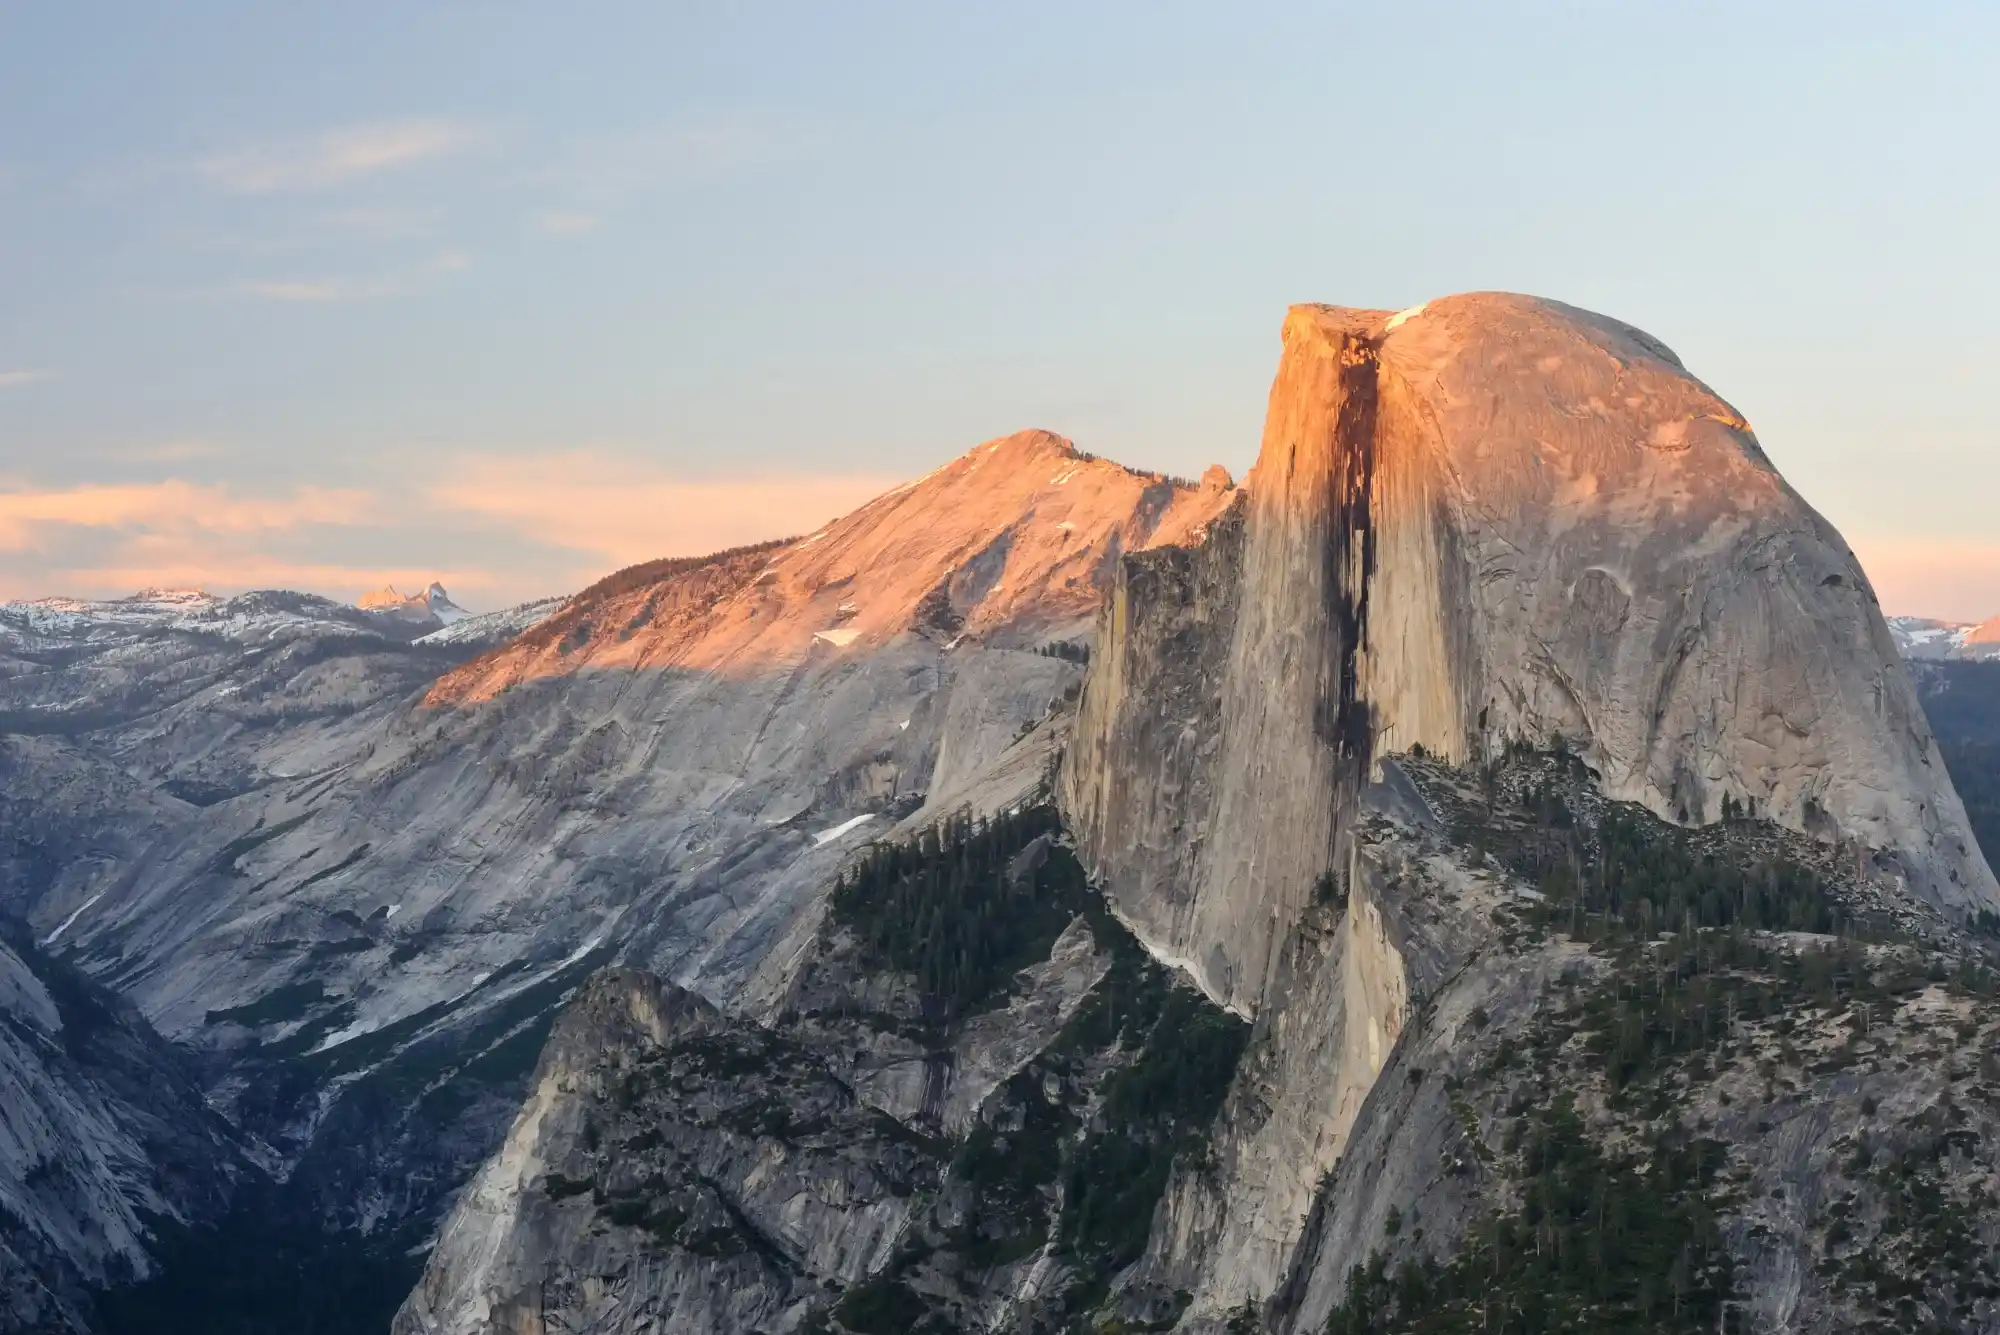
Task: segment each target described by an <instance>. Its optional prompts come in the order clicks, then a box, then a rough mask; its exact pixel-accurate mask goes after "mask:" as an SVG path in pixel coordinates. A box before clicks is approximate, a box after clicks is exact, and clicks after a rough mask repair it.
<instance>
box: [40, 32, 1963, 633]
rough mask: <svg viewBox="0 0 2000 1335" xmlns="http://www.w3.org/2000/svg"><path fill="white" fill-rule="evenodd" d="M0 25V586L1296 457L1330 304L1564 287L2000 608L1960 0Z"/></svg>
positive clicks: (687, 524) (1811, 496) (541, 538)
mask: <svg viewBox="0 0 2000 1335" xmlns="http://www.w3.org/2000/svg"><path fill="white" fill-rule="evenodd" d="M1741 8H1742V7H1740V6H1721V5H1692V6H1677V7H1675V8H1674V9H1673V10H1672V11H1671V12H1667V11H1664V10H1662V11H1657V12H1655V11H1647V10H1641V9H1640V8H1639V7H1635V6H1606V5H1597V4H1583V3H1568V4H1554V3H1551V4H1541V5H1521V6H1515V7H1512V8H1511V9H1510V10H1509V12H1507V13H1505V14H1500V13H1496V12H1494V10H1493V8H1492V7H1487V6H1473V5H1469V4H1430V5H1414V6H1405V7H1399V8H1398V9H1396V10H1395V11H1393V12H1385V11H1383V10H1380V9H1348V10H1343V11H1331V12H1314V13H1312V14H1303V13H1300V12H1297V11H1296V10H1295V9H1293V8H1291V7H1283V6H1250V7H1247V8H1242V9H1238V10H1235V11H1231V12H1228V13H1223V12H1219V11H1214V10H1212V9H1210V8H1207V7H1198V6H1177V5H1168V6H1152V5H1148V6H1138V5H1117V4H1105V5H1099V6H1091V7H1087V8H1083V9H1079V8H1077V7H1064V6H1050V5H1027V6H1017V7H1010V8H1009V9H1008V10H1006V11H1005V12H1004V13H1003V12H997V11H996V12H995V13H993V14H991V15H984V14H976V13H973V12H970V11H962V10H959V9H956V8H954V9H952V10H950V11H937V10H932V9H927V8H920V7H915V6H896V5H873V4H870V5H860V6H855V7H852V8H844V9H842V10H840V11H838V12H831V11H826V10H823V9H820V8H818V7H812V6H805V5H770V6H761V7H757V8H755V9H754V10H752V9H747V8H729V9H721V8H718V9H716V10H713V11H702V12H686V13H678V14H662V13H659V12H656V11H655V9H654V8H653V7H649V6H638V5H631V6H625V5H613V6H597V7H592V8H591V9H590V10H589V11H588V13H585V14H579V13H576V12H571V11H565V12H562V13H557V12H554V11H551V10H547V9H543V8H538V7H532V6H513V5H496V6H485V7H480V8H479V9H478V10H477V11H474V10H471V9H469V8H465V7H442V6H417V7H411V6H402V5H387V4H381V3H364V4H358V5H354V6H346V7H342V8H341V9H340V10H338V11H337V12H336V11H331V10H329V11H324V12H320V13H306V12H300V11H296V10H295V9H294V8H292V7H287V8H286V9H284V10H273V9H270V8H268V7H258V6H250V5H244V4H220V3H203V4H195V5H191V6H185V7H176V8H175V9H174V10H173V11H171V12H168V11H156V10H154V9H153V8H151V7H143V6H135V5H112V4H85V5H75V6H63V7H60V8H52V7H36V8H33V9H30V8H28V7H17V8H14V9H10V10H7V11H5V12H4V13H0V285H4V287H5V290H6V291H7V292H8V294H9V298H10V300H9V301H8V302H6V303H5V304H4V307H0V597H4V598H20V597H33V596H43V595H69V596H83V597H102V596H120V595H124V594H129V593H132V592H134V591H136V590H137V589H139V588H141V587H145V586H148V585H152V586H196V587H204V588H208V589H210V590H211V591H214V592H225V593H226V592H232V591H235V590H238V589H243V588H254V587H289V588H300V589H304V590H307V591H311V592H318V593H324V594H328V595H330V596H335V597H340V598H343V599H349V600H351V599H352V598H354V597H356V596H357V595H359V594H360V593H361V592H362V591H364V590H366V589H369V588H374V587H379V586H380V585H383V584H390V583H393V584H395V585H396V586H397V587H399V588H403V589H405V590H406V591H408V590H411V589H414V588H421V587H422V586H423V585H424V584H425V583H427V582H429V581H430V580H432V579H438V580H440V581H442V582H443V583H444V584H445V586H446V587H447V588H449V589H450V590H451V592H452V594H453V595H454V597H456V598H457V599H458V600H459V601H461V602H463V603H464V604H465V605H467V606H468V607H473V608H475V609H486V608H493V607H499V606H504V605H508V604H511V603H515V602H519V601H523V600H525V599H528V598H532V597H537V596H544V595H549V594H558V593H565V592H570V591H573V590H575V589H576V588H578V587H581V586H582V585H583V584H585V583H588V582H589V581H590V580H591V579H594V578H596V577H597V576H599V575H602V574H604V573H607V572H609V571H610V570H612V569H615V568H617V567H619V566H622V565H627V564H630V563H632V562H635V561H639V560H644V559H648V558H651V557H654V556H662V555H671V554H688V553H693V552H698V551H703V550H710V549H714V548H719V547H726V546H730V545H734V544H736V543H740V542H744V541H749V540H754V539H757V538H763V537H772V536H779V535H782V534H785V533H803V532H807V531H810V530H811V529H813V528H815V527H817V526H818V525H819V524H820V523H821V522H823V521H824V520H826V519H829V518H832V517H833V516H835V515H837V514H840V513H844V512H846V511H848V510H850V509H852V508H854V506H855V505H857V504H859V503H861V502H862V501H865V500H866V499H867V498H869V497H870V496H873V495H875V494H877V493H879V492H880V491H882V490H885V489H887V488H888V487H891V486H894V485H896V484H897V483H898V482H900V481H902V480H904V479H907V478H909V477H913V476H915V475H917V474H920V473H922V472H924V471H926V470H927V469H929V468H932V467H934V466H936V465H937V464H938V463H940V462H942V461H943V460H945V459H948V458H950V457H952V456H954V455H957V454H959V453H962V452H964V451H965V450H967V449H969V448H971V447H972V446H973V445H975V444H977V443H978V442H980V441H982V440H985V439H989V438H992V437H996V436H1000V435H1004V434H1007V433H1009V432H1012V431H1015V430H1019V429H1022V428H1027V427H1044V428H1047V429H1049V430H1052V431H1056V432H1059V433H1061V434H1063V435H1065V436H1068V437H1070V438H1071V439H1073V440H1074V441H1075V442H1076V444H1077V445H1078V447H1079V448H1081V449H1084V450H1087V451H1090V452H1092V453H1095V454H1099V455H1102V456H1105V457H1107V458H1111V459H1115V460H1117V461H1119V462H1121V463H1124V464H1127V465H1128V466H1132V467H1135V468H1142V469H1152V470H1159V471H1164V472H1170V473H1175V474H1179V475H1183V476H1193V475H1197V474H1199V473H1200V471H1201V470H1202V468H1204V467H1205V466H1206V465H1208V464H1210V463H1221V464H1223V465H1224V466H1226V467H1228V468H1229V469H1230V470H1231V472H1232V473H1234V474H1235V475H1236V476H1237V477H1239V478H1241V477H1242V476H1243V474H1244V473H1245V472H1246V471H1247V469H1248V467H1249V465H1250V463H1251V462H1252V460H1253V457H1254V453H1255V449H1256V444H1257V440H1258V436H1259V432H1260V429H1261V420H1262V415H1263V409H1264V398H1265V392H1266V389H1267V388H1268V383H1269V377H1270V374H1271V370H1272V367H1273V366H1274V365H1275V362H1276V355H1277V345H1278V339H1277V332H1278V326H1279V322H1280V320H1281V318H1282V315H1283V311H1284V308H1285V306H1286V305H1288V304H1290V303H1292V302H1297V301H1329V302H1336V303H1341V304H1348V305H1363V306H1376V307H1385V308H1390V309H1396V308H1401V307H1405V306H1410V305H1414V304H1417V303H1419V302H1421V301H1424V300H1427V299H1429V298H1433V297H1437V296H1441V295H1445V294H1448V293H1451V292H1455V291H1464V290H1472V289H1491V288H1499V289H1506V290H1514V291H1525V292H1531V293H1534V294H1537V295H1541V296H1547V297H1552V298H1555V299H1557V300H1561V301H1566V302H1569V303H1572V304H1575V305H1579V306H1584V307H1587V308H1589V309H1593V310H1597V311H1601V312H1603V313H1605V314H1608V315H1612V316H1615V317H1617V318H1619V319H1621V320H1625V321H1628V322H1630V323H1632V324H1635V325H1638V326H1640V327H1642V328H1644V329H1646V330H1648V331H1649V332H1650V333H1652V334H1654V335H1656V336H1658V337H1659V338H1661V339H1662V340H1664V341H1665V342H1666V343H1667V344H1669V345H1670V346H1672V347H1673V348H1674V349H1675V350H1676V351H1677V352H1678V353H1679V354H1680V356H1681V357H1682V359H1683V360H1684V361H1685V362H1686V363H1687V365H1688V367H1689V368H1690V369H1691V370H1692V371H1693V372H1694V373H1695V374H1696V375H1698V376H1700V377H1702V378H1703V379H1704V380H1705V381H1706V382H1708V383H1709V384H1710V385H1712V386H1714V387H1715V389H1716V390H1717V391H1718V392H1719V393H1720V394H1722V395H1723V396H1725V397H1726V398H1728V399H1729V400H1730V401H1731V402H1732V403H1734V404H1735V405H1736V406H1737V407H1738V408H1739V409H1740V410H1741V411H1742V412H1743V413H1744V414H1745V415H1746V416H1747V417H1748V419H1749V420H1750V422H1751V423H1752V425H1753V427H1754V428H1755V429H1756V430H1757V432H1758V435H1759V438H1760V440H1761V442H1762V444H1763V445H1764V447H1765V448H1766V450H1767V451H1768V452H1769V454H1770V456H1771V458H1772V459H1773V461H1774V462H1775V463H1776V464H1777V465H1778V466H1779V468H1780V469H1782V470H1783V472H1784V473H1785V476H1786V477H1787V479H1788V480H1789V481H1790V482H1791V483H1792V485H1793V486H1794V487H1796V488H1797V489H1798V490H1799V491H1800V492H1801V493H1802V494H1803V495H1804V496H1805V497H1806V498H1807V499H1808V500H1809V501H1811V502H1812V503H1813V504H1814V505H1815V506H1816V507H1817V508H1818V509H1819V510H1820V511H1821V512H1822V513H1823V514H1825V515H1826V516H1827V517H1828V518H1829V519H1830V520H1831V521H1832V522H1833V523H1834V524H1835V525H1837V526H1838V527H1839V528H1840V529H1841V531H1842V533H1843V534H1844V535H1845V536H1846V537H1847V539H1848V541H1849V542H1850V543H1851V544H1852V545H1853V547H1854V548H1855V550H1856V552H1857V553H1858V554H1859V555H1860V556H1861V558H1862V560H1863V563H1864V565H1865V566H1866V567H1867V569H1868V571H1869V573H1870V576H1871V578H1872V579H1873V580H1874V581H1875V583H1876V586H1877V589H1878V592H1879V593H1880V596H1881V600H1882V603H1883V605H1884V607H1885V609H1886V610H1888V611H1891V612H1898V613H1909V614H1917V615H1929V616H1939V617H1946V618H1952V619H1961V620H1976V619H1981V618H1984V617H1988V616H1992V615H1994V614H1996V613H2000V536H1996V535H1995V533H1994V531H1993V524H1992V521H1991V519H1990V518H1989V516H1988V510H1989V508H1990V507H1989V505H1988V504H1987V501H1986V496H1987V493H1989V492H1990V491H1991V490H1992V488H1993V485H1994V482H1995V480H1996V477H1995V470H1996V462H1995V461H1996V459H2000V452H1996V451H1995V450H1994V448H1993V447H1994V445H1995V444H1996V441H2000V406H1996V405H1995V403H1994V402H1993V401H1992V399H1991V396H1989V395H1987V394H1986V393H1984V392H1983V390H1984V384H1983V382H1984V378H1985V376H1986V374H1987V372H1986V367H1987V366H1988V365H1989V364H1990V363H1991V362H1992V360H1993V356H1994V352H1995V345H1996V341H1997V340H2000V335H1996V334H1995V333H1994V332H1993V330H1992V329H1991V328H1990V322H1989V321H1988V320H1987V319H1986V317H1985V315H1984V311H1985V310H1986V309H1988V308H1989V307H1990V306H1991V305H1992V304H1993V302H1992V297H1993V295H1994V289H1996V288H2000V268H1996V266H1995V265H1993V264H1992V262H1991V259H1990V250H1991V245H1992V242H1991V237H1992V236H1993V235H1994V234H1995V230H1996V229H1995V224H1996V222H2000V185H1996V183H1995V181H1994V179H1993V177H1992V175H1991V173H1989V172H1982V171H1979V170H1977V163H1978V162H1979V161H1981V160H1983V158H1982V155H1981V151H1980V150H1981V148H1982V137H1981V132H1979V131H1978V130H1977V126H1979V125H1981V124H1989V125H1990V124H1993V123H1996V121H2000V92H1996V91H1995V89H1994V88H1993V86H1992V81H1991V80H1990V79H1988V78H1987V77H1986V76H1985V70H1986V68H1987V66H1988V65H1989V64H1990V57H1991V55H1992V53H1993V52H1994V50H1995V49H1996V43H1995V41H1994V38H1995V37H1996V35H2000V15H1996V14H1995V13H1993V12H1992V11H1990V10H1989V9H1987V8H1985V7H1976V6H1972V5H1964V4H1958V5H1952V4H1938V5H1931V6H1925V7H1923V8H1921V9H1914V10H1910V11H1907V12H1898V14H1897V15H1896V16H1895V22H1894V24H1893V25H1890V24H1886V23H1885V22H1884V21H1883V19H1882V16H1881V11H1880V10H1879V9H1877V8H1874V7H1864V6H1861V5H1858V4H1833V5H1805V4H1784V5H1771V6H1763V7H1759V8H1758V9H1757V10H1756V11H1755V12H1753V13H1748V14H1746V13H1742V12H1739V11H1740V10H1741Z"/></svg>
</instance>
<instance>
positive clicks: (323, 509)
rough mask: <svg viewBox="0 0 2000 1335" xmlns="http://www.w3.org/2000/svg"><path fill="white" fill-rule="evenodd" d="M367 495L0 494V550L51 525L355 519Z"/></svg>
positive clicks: (123, 490)
mask: <svg viewBox="0 0 2000 1335" xmlns="http://www.w3.org/2000/svg"><path fill="white" fill-rule="evenodd" d="M367 503H368V495H367V493H366V492H360V491H343V490H332V489H328V488H324V487H301V488H299V489H298V490H297V491H295V492H293V493H292V494H291V495H289V496H281V497H257V496H238V495H236V494H235V493H233V492H232V491H231V490H230V489H229V488H228V487H226V486H219V485H204V484H200V483H193V482H183V481H180V480H179V479H169V480H167V481H165V482H149V483H139V484H133V485H124V486H85V487H69V488H64V489H60V490H27V489H23V490H11V491H0V551H15V552H22V551H33V550H36V549H37V548H38V547H40V546H41V545H42V544H43V541H44V540H45V539H46V538H47V537H48V536H49V534H48V530H49V529H51V528H56V527H72V528H109V529H127V528H167V529H179V530H189V531H197V532H208V533H226V534H247V533H259V532H268V531H271V530H275V529H289V528H296V527H298V526H300V525H302V524H346V523H355V522H358V521H359V520H360V519H361V517H362V516H363V515H364V514H365V512H366V508H367Z"/></svg>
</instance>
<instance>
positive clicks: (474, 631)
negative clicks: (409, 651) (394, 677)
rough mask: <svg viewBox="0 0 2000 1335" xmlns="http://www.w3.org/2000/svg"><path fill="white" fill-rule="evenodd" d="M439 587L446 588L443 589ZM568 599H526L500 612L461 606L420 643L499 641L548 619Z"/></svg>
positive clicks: (467, 643)
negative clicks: (481, 610)
mask: <svg viewBox="0 0 2000 1335" xmlns="http://www.w3.org/2000/svg"><path fill="white" fill-rule="evenodd" d="M432 587H433V588H435V587H437V586H435V585H433V586H432ZM438 591H439V592H440V593H442V592H443V590H442V589H439V590H438ZM568 601H569V599H568V598H542V599H538V600H537V601H535V602H532V603H522V604H521V605H520V606H519V607H506V608H502V609H501V610H500V611H498V612H479V613H469V612H465V611H463V610H462V609H459V610H458V614H457V615H456V616H453V617H451V618H450V619H449V620H447V621H445V625H444V629H443V630H434V631H432V632H431V633H430V634H428V635H422V636H419V637H418V638H417V640H416V643H418V644H426V645H433V646H443V645H494V644H499V643H501V642H503V641H505V640H511V639H513V638H514V637H515V636H516V635H519V634H520V633H521V632H522V631H524V630H527V629H529V628H531V627H533V626H538V625H540V624H541V623H542V622H544V621H547V620H548V619H549V618H550V617H552V616H554V615H555V614H556V613H557V612H558V611H560V610H561V609H562V606H563V604H564V603H567V602H568Z"/></svg>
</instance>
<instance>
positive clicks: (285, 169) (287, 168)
mask: <svg viewBox="0 0 2000 1335" xmlns="http://www.w3.org/2000/svg"><path fill="white" fill-rule="evenodd" d="M479 140H480V135H479V133H478V131H476V130H475V129H474V128H473V127H471V126H469V125H465V124H462V123H460V122H457V121H451V120H437V119H432V120H403V121H384V122H378V123H375V124H370V125H355V126H349V127H346V128H344V129H338V130H329V131H327V132H326V133H325V134H321V135H316V136H313V137H310V138H306V139H297V140H292V141H289V142H285V143H275V144H264V145H258V146H255V147H250V148H244V149H239V150H236V151H234V152H229V153H222V154H217V155H215V156H213V157H209V158H205V159H203V160H202V161H201V162H199V163H197V164H196V171H197V172H198V174H199V175H201V176H202V177H203V178H204V179H205V180H207V181H208V182H210V183H211V184H213V185H215V186H217V187H219V188H221V189H223V190H227V191H229V192H231V193H233V194H241V195H265V194H277V193H282V192H291V191H315V190H332V189H335V188H337V187H339V186H343V185H348V184H350V183H352V182H355V181H359V180H363V179H365V178H367V177H371V176H376V175H379V174H381V173H383V172H388V171H395V170H399V169H403V168H408V167H411V166H414V165H416V164H418V163H421V162H429V161H435V160H437V159H440V158H444V157H448V156H451V155H452V154H455V153H460V152H463V151H464V150H465V149H467V148H470V147H472V146H473V145H475V144H477V143H478V142H479Z"/></svg>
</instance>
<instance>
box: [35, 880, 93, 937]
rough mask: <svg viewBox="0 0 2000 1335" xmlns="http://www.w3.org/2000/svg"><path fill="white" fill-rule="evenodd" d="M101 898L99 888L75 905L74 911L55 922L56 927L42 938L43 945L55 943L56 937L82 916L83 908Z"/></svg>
mask: <svg viewBox="0 0 2000 1335" xmlns="http://www.w3.org/2000/svg"><path fill="white" fill-rule="evenodd" d="M102 898H104V892H103V891H102V890H99V891H98V892H97V893H96V894H94V895H92V896H91V897H90V898H89V899H86V900H84V901H83V902H82V903H81V904H78V905H77V906H76V911H75V912H73V913H71V914H70V915H69V916H68V917H67V918H64V919H63V920H62V922H61V923H59V924H57V926H56V929H55V930H54V931H53V932H50V933H49V934H48V935H47V936H45V937H43V938H42V944H43V945H44V946H52V945H54V944H55V943H56V938H57V937H59V936H61V935H62V934H63V933H64V932H67V931H68V930H69V929H70V927H71V926H72V925H74V924H75V922H76V920H77V919H78V918H81V917H82V916H83V911H84V910H85V909H87V908H89V907H90V906H91V905H92V904H95V903H96V902H97V901H98V900H100V899H102Z"/></svg>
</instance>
